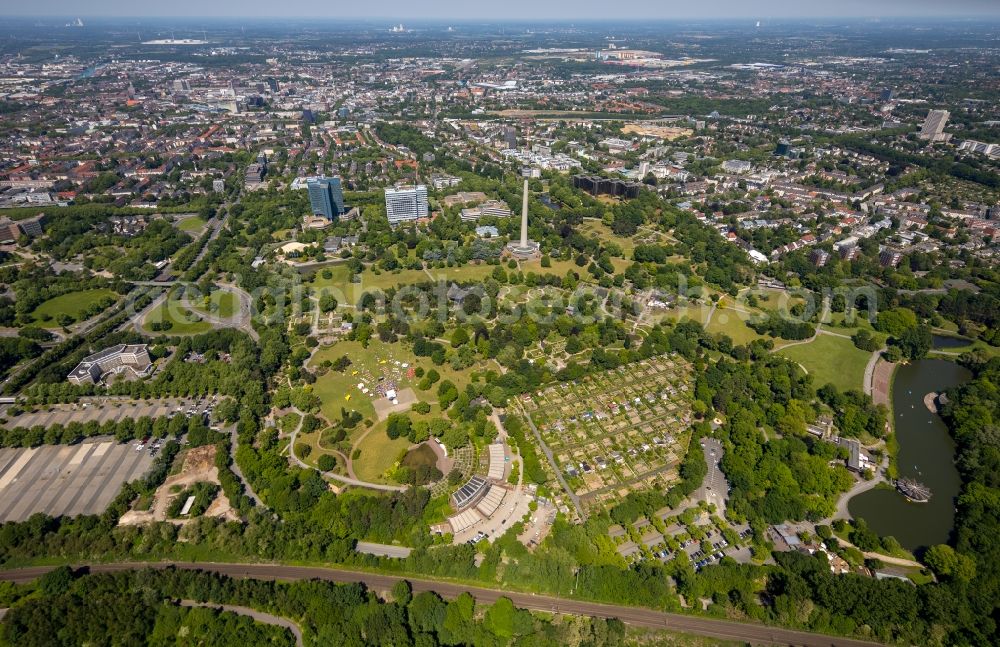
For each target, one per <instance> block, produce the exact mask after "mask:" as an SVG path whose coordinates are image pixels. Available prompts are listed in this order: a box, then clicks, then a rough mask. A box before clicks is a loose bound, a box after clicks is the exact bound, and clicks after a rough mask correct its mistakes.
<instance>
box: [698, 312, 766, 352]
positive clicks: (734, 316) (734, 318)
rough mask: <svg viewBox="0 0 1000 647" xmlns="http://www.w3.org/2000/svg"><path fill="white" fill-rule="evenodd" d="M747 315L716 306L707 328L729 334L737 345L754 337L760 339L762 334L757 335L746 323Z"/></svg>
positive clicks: (714, 331) (712, 331)
mask: <svg viewBox="0 0 1000 647" xmlns="http://www.w3.org/2000/svg"><path fill="white" fill-rule="evenodd" d="M748 317H749V315H747V314H746V313H744V312H740V311H738V310H733V309H731V308H725V307H719V308H716V310H715V314H713V315H712V321H710V322H709V324H708V328H707V330H708V332H711V333H724V334H726V335H729V337H730V338H731V339H732V340H733V343H734V344H736V345H738V346H739V345H743V344H749V343H750V342H752V341H753V340H755V339H761V338H762V335H758V334H757V333H756V332H754V331H753V329H751V328H749V327H748V326H747V325H746V320H747V318H748Z"/></svg>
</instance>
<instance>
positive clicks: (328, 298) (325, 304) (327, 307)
mask: <svg viewBox="0 0 1000 647" xmlns="http://www.w3.org/2000/svg"><path fill="white" fill-rule="evenodd" d="M319 309H320V310H322V311H323V312H333V311H334V310H336V309H337V299H336V298H335V297H334V296H333V295H332V294H327V293H324V294H322V295H320V297H319Z"/></svg>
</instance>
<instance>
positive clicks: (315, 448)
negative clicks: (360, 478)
mask: <svg viewBox="0 0 1000 647" xmlns="http://www.w3.org/2000/svg"><path fill="white" fill-rule="evenodd" d="M322 434H323V430H322V429H319V430H316V431H313V432H311V433H308V434H299V435H297V436H296V437H295V442H296V444H305V445H308V446H309V447H310V448H311V451H310V452H309V456H308V457H305V458H303V457H302V456H301V455H299V454H298V453H297V452H296V456H298V457H299V459H300V460H301V461H302V462H303V463H306V464H307V465H311V466H312V467H314V468H316V469H319V466H318V465H317V461H319V457H320V456H322V455H323V454H329V455H330V456H333V457H334V458H335V459H336V460H337V467H336V468H334V470H333V472H334V473H335V474H347V466H346V465H344V459H343V458H341V457H340V454H338V453H337V452H335V451H330V450H328V449H325V448H324V447H323V445H322V444H320V436H321V435H322Z"/></svg>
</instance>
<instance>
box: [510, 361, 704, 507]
mask: <svg viewBox="0 0 1000 647" xmlns="http://www.w3.org/2000/svg"><path fill="white" fill-rule="evenodd" d="M692 388H693V380H692V376H691V366H690V364H688V363H687V362H686V361H685V360H684V359H682V358H680V357H678V356H661V357H656V358H651V359H648V360H644V361H642V362H639V363H636V364H631V365H628V366H623V367H620V368H618V369H615V370H612V371H607V372H605V373H600V374H597V375H591V376H587V377H585V378H582V379H580V380H578V381H577V382H574V383H565V384H558V385H555V386H552V387H549V388H547V389H545V390H543V391H540V392H538V393H536V394H534V395H532V396H530V397H528V398H526V399H525V400H524V401H523V402H524V408H525V411H526V412H527V414H528V415H529V416H531V420H532V422H534V424H535V426H536V427H537V428H538V430H539V432H540V434H541V436H542V440H543V442H544V443H545V444H546V445H547V446H548V448H549V449H550V450H551V451H552V455H553V457H554V458H555V460H556V463H557V465H558V467H559V469H560V470H562V472H563V474H564V475H565V477H566V481H567V483H568V485H569V487H570V488H571V489H572V490H573V491H574V493H575V494H576V495H577V496H579V497H580V501H581V503H583V504H584V506H586V507H587V508H600V507H603V506H604V505H606V504H610V503H613V502H614V501H616V500H617V499H619V498H621V497H623V496H625V495H626V494H628V493H629V492H630V491H632V490H643V489H650V488H666V487H669V486H670V484H671V483H672V482H673V481H674V480H676V478H677V465H678V464H679V462H680V459H681V458H682V457H683V456H684V452H685V451H687V444H688V441H689V440H690V432H689V427H690V423H691V406H690V401H691V395H690V394H691V390H692Z"/></svg>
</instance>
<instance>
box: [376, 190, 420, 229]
mask: <svg viewBox="0 0 1000 647" xmlns="http://www.w3.org/2000/svg"><path fill="white" fill-rule="evenodd" d="M385 216H386V218H387V219H388V220H389V224H390V225H395V224H397V223H400V222H407V221H412V220H417V219H418V218H426V217H427V187H426V186H425V185H423V184H418V185H416V186H400V187H395V188H392V189H386V190H385Z"/></svg>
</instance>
